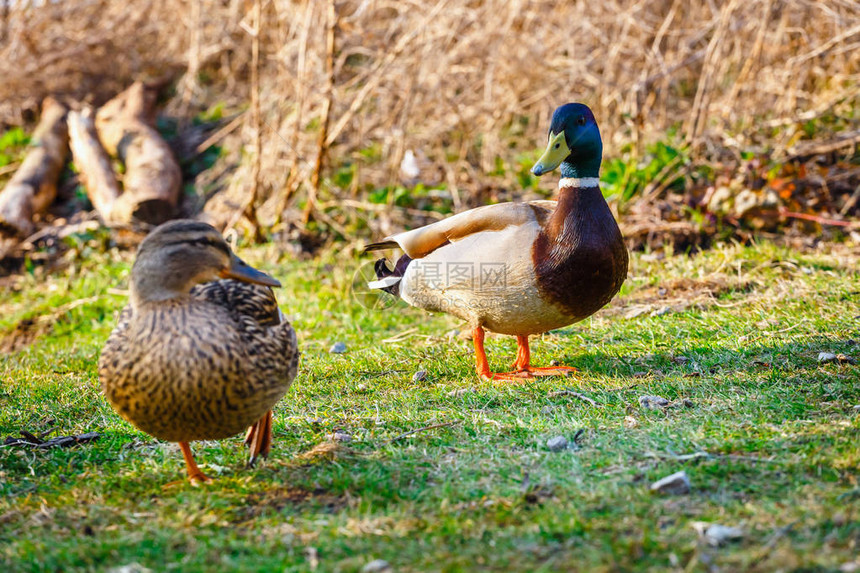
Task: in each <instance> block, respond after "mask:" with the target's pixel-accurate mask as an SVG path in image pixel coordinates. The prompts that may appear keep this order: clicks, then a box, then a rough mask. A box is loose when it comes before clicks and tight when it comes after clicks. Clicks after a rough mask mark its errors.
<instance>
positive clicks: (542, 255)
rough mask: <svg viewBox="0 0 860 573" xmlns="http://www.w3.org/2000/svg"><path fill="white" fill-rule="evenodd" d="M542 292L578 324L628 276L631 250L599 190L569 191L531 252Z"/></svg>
mask: <svg viewBox="0 0 860 573" xmlns="http://www.w3.org/2000/svg"><path fill="white" fill-rule="evenodd" d="M532 260H533V261H534V265H535V273H536V275H537V282H538V289H539V290H540V292H541V294H543V295H544V296H546V297H547V298H548V299H549V300H551V301H552V302H554V303H555V304H557V305H559V306H561V307H562V308H564V309H565V311H566V312H567V313H569V314H570V316H571V317H572V318H573V319H574V322H575V321H579V320H582V319H584V318H586V317H588V316H591V315H592V314H594V313H595V312H597V311H598V310H600V309H601V308H602V307H603V306H604V305H606V304H607V303H608V302H609V301H610V300H611V299H612V297H613V296H615V294H616V293H618V290H619V289H620V288H621V284H622V283H623V282H624V279H625V278H626V277H627V263H628V256H627V248H626V247H625V245H624V239H623V237H622V236H621V231H620V230H619V229H618V224H617V223H616V222H615V218H614V217H613V216H612V212H611V211H610V210H609V206H608V205H607V204H606V200H605V199H604V198H603V195H602V194H601V193H600V189H599V188H597V187H591V188H580V189H574V188H565V189H562V190H561V191H560V193H559V198H558V206H557V207H556V209H555V211H554V212H553V214H552V215H551V216H550V220H549V221H548V222H547V225H546V226H545V227H544V229H543V231H542V232H541V233H540V235H539V236H538V238H537V240H536V241H535V243H534V245H533V247H532Z"/></svg>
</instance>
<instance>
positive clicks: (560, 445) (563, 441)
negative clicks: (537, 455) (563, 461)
mask: <svg viewBox="0 0 860 573" xmlns="http://www.w3.org/2000/svg"><path fill="white" fill-rule="evenodd" d="M546 447H548V448H549V449H550V450H551V451H553V452H560V451H561V450H564V449H567V438H565V437H564V436H556V437H554V438H550V439H548V440H547V441H546Z"/></svg>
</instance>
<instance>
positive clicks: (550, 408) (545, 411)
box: [540, 406, 860, 416]
mask: <svg viewBox="0 0 860 573" xmlns="http://www.w3.org/2000/svg"><path fill="white" fill-rule="evenodd" d="M857 408H860V406H857ZM554 410H555V406H544V407H543V408H541V409H540V413H541V414H543V415H544V416H546V415H548V414H552V413H553V411H554Z"/></svg>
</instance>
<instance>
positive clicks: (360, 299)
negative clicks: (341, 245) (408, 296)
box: [349, 261, 397, 310]
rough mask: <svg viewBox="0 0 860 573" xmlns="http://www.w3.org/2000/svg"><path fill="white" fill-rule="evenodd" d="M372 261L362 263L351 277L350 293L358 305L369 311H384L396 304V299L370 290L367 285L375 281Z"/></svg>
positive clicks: (384, 293) (380, 291)
mask: <svg viewBox="0 0 860 573" xmlns="http://www.w3.org/2000/svg"><path fill="white" fill-rule="evenodd" d="M375 264H376V263H375V262H374V261H368V262H366V263H362V264H361V266H359V267H358V269H356V271H355V274H353V275H352V284H351V285H350V289H349V290H350V292H351V293H352V298H353V299H354V300H355V302H357V303H358V304H359V305H361V306H363V307H364V308H367V309H370V310H385V309H386V308H391V307H392V306H394V305H395V304H397V297H396V296H394V295H392V294H388V293H387V292H385V291H382V290H379V289H372V288H370V287H368V286H367V284H368V283H370V282H373V281H375V280H376V271H375V270H374V265H375Z"/></svg>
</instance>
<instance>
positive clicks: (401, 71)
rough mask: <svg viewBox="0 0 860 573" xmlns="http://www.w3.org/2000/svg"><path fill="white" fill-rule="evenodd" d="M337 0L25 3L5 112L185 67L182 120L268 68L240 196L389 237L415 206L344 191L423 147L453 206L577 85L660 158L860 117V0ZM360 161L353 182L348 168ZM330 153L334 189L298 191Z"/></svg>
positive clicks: (15, 29)
mask: <svg viewBox="0 0 860 573" xmlns="http://www.w3.org/2000/svg"><path fill="white" fill-rule="evenodd" d="M258 2H259V5H260V10H261V18H260V23H261V24H260V26H259V28H260V30H259V61H258V63H257V64H258V67H259V81H258V82H256V81H252V79H253V76H254V71H253V68H254V66H253V65H252V53H253V51H254V47H253V44H254V41H253V39H254V37H255V36H256V35H257V32H256V27H255V18H254V9H255V5H257V3H258ZM327 10H328V3H327V2H311V1H307V2H292V1H284V0H276V1H264V0H256V1H254V0H246V1H245V2H239V1H237V0H221V1H215V0H186V1H177V0H166V1H164V2H156V1H146V0H138V1H135V2H131V3H122V2H112V1H109V0H89V1H85V2H69V1H61V2H58V3H56V4H53V3H48V5H47V6H43V7H39V8H32V7H30V8H19V7H15V8H9V9H8V13H7V14H5V15H2V13H0V77H2V78H3V81H2V83H0V124H2V123H3V122H5V123H8V124H18V123H21V122H23V121H25V120H26V119H27V118H29V117H31V116H32V113H33V112H34V111H35V110H36V108H37V106H38V103H39V102H40V101H41V99H42V98H43V97H44V96H46V95H48V94H53V95H55V96H65V97H68V98H74V99H80V100H84V99H88V100H92V101H93V102H94V103H99V102H102V101H104V100H106V99H107V98H108V97H110V96H112V95H113V94H114V93H116V92H117V91H118V90H119V89H121V88H122V87H124V86H126V85H127V84H128V83H129V82H130V81H132V80H133V79H138V78H141V77H144V78H151V79H167V80H170V81H171V82H176V83H175V84H174V85H175V86H176V89H175V93H174V94H173V96H172V97H171V99H170V101H169V102H168V106H167V113H168V114H172V115H176V116H179V117H188V116H189V115H190V114H192V113H193V112H195V111H199V110H201V109H205V108H207V107H209V106H211V105H213V104H215V103H223V104H224V105H225V107H226V108H227V109H228V110H243V109H245V108H246V107H247V103H246V102H248V101H252V100H253V101H257V100H256V98H252V94H251V93H250V92H251V90H252V86H253V85H255V84H258V85H259V94H258V95H259V106H260V113H259V121H254V120H255V118H256V117H257V116H258V114H257V113H255V111H254V109H252V110H251V113H247V114H245V124H244V126H243V129H242V130H240V131H237V132H235V137H234V140H233V146H234V148H235V149H234V151H237V152H238V151H241V150H242V149H241V148H244V154H243V155H242V156H241V157H242V161H241V162H242V165H241V167H240V168H239V169H238V170H237V171H235V174H234V177H233V192H232V194H229V193H228V194H225V198H227V199H225V200H226V201H227V205H228V206H229V205H231V203H230V201H231V200H232V201H233V203H232V206H233V207H235V206H237V205H238V206H241V205H242V204H243V203H246V202H247V197H248V196H249V194H250V193H252V191H253V192H254V193H253V194H254V196H256V197H257V200H258V202H259V203H260V204H261V205H262V204H265V205H264V206H263V208H261V209H260V214H261V215H260V216H261V217H262V218H263V219H266V217H268V219H267V221H268V223H269V224H272V223H275V222H277V221H278V220H280V215H281V213H282V212H284V211H285V210H286V212H287V213H288V214H289V213H292V214H293V215H295V214H296V213H299V212H300V211H301V210H305V211H307V212H309V213H310V214H311V215H312V216H313V217H314V218H315V219H317V220H320V221H322V222H325V223H329V224H330V225H331V226H333V227H334V228H335V229H341V230H343V229H344V227H346V226H349V225H352V224H355V223H359V224H368V225H370V226H371V228H372V229H373V230H374V231H376V232H384V231H386V230H388V229H387V228H386V227H389V226H392V225H397V224H398V223H399V222H400V221H401V220H402V219H403V218H405V217H407V216H408V214H407V213H401V212H400V211H397V210H396V209H392V212H391V213H390V216H388V215H389V214H379V213H376V214H373V216H372V217H370V219H371V221H363V220H362V221H355V220H353V219H350V216H348V215H344V214H343V213H342V212H341V211H340V210H338V208H337V207H339V206H342V205H343V200H353V201H356V200H357V201H362V200H363V198H364V197H365V193H366V192H367V191H368V190H369V189H373V188H379V187H383V186H386V185H391V184H393V183H395V184H396V183H397V182H398V180H399V178H400V174H399V165H400V162H401V159H402V158H403V155H404V153H405V152H406V150H414V152H415V153H416V155H417V156H418V158H419V163H420V164H421V165H422V167H423V169H422V172H421V179H422V181H424V182H425V183H427V184H431V185H432V184H440V183H442V184H444V185H445V187H446V189H447V191H448V192H449V193H450V200H451V202H452V204H453V208H454V209H455V210H456V209H459V208H462V207H464V206H468V205H470V204H473V203H475V202H478V201H483V200H485V199H486V196H487V194H491V193H492V190H488V189H487V187H488V185H489V179H488V178H487V174H488V173H491V172H494V171H496V172H497V171H498V170H499V165H504V166H506V173H507V176H508V179H507V180H506V181H507V182H508V183H509V184H510V185H513V184H514V183H515V182H516V180H515V175H516V170H517V165H519V164H520V163H527V160H526V159H524V158H523V157H522V154H523V153H524V152H529V151H531V150H532V149H534V148H536V147H537V146H539V145H540V144H541V141H542V139H543V137H544V132H545V129H546V126H547V125H548V121H549V117H550V114H551V113H552V110H553V109H554V108H555V106H556V105H558V104H559V103H561V102H564V101H569V100H579V101H584V102H586V103H588V104H589V105H590V106H591V107H592V108H593V109H594V110H595V113H596V115H597V117H598V118H599V120H600V122H601V127H602V130H603V132H604V139H605V145H606V152H607V154H611V153H615V152H618V151H619V150H620V149H621V148H622V147H624V146H627V145H630V146H632V149H633V150H634V154H635V153H637V152H638V153H640V154H641V153H642V150H643V148H644V145H645V144H646V143H648V142H650V141H654V140H657V139H660V138H662V137H665V133H666V131H667V130H670V129H677V130H678V133H679V134H680V135H679V137H681V138H683V140H684V141H685V142H686V143H688V144H690V145H691V146H692V148H693V149H699V150H701V151H703V152H704V153H706V154H710V155H711V156H725V155H731V154H732V153H734V154H738V153H739V152H740V150H742V149H749V148H750V147H751V146H753V147H754V146H755V145H757V144H759V143H765V144H766V145H767V146H768V147H769V148H771V149H774V150H776V152H777V154H779V153H785V152H786V150H789V149H791V148H792V146H793V145H794V144H795V143H797V141H798V140H799V139H801V138H803V137H805V135H804V132H803V131H802V123H803V121H806V120H810V119H815V118H816V117H818V116H821V115H823V114H831V113H836V114H837V115H839V114H843V115H848V117H849V119H854V118H852V114H853V113H854V112H853V110H854V109H855V108H856V105H857V103H858V101H860V98H858V94H860V87H858V82H857V78H858V74H860V49H858V47H860V4H857V3H856V2H854V1H851V0H831V1H829V2H817V1H813V0H799V1H795V2H783V1H779V0H748V1H746V2H740V1H739V0H727V1H724V2H719V1H716V0H715V1H711V2H700V3H688V2H682V1H681V0H658V1H655V2H631V1H621V0H615V1H612V0H610V1H608V2H593V3H586V2H576V3H574V2H551V1H529V2H527V1H523V0H514V1H505V0H486V1H465V0H439V1H436V2H419V1H417V0H412V1H394V0H347V1H342V2H337V3H336V4H335V12H336V25H335V27H334V49H333V51H331V49H330V48H327V45H328V44H327V34H326V21H327ZM329 55H330V56H332V62H331V64H332V65H331V72H330V73H329V72H328V71H327V70H328V66H327V57H328V56H329ZM329 82H331V84H330V85H331V92H330V93H331V99H330V104H331V109H330V112H327V111H326V109H327V106H328V105H329V96H328V92H329V90H328V89H327V86H328V85H329ZM323 119H325V120H326V121H323ZM326 124H327V126H326V127H327V129H326V130H321V126H322V125H326ZM321 131H322V132H323V135H324V137H321V136H320V133H321ZM257 133H259V136H257ZM258 137H259V149H261V150H262V153H261V157H260V162H259V163H257V162H256V160H255V156H256V152H255V149H256V148H258V146H257V145H255V142H257V141H258ZM762 138H763V139H762ZM320 153H322V154H323V155H324V157H323V159H328V160H327V161H317V158H318V157H319V155H320ZM237 157H239V155H237ZM529 157H531V156H529ZM346 164H349V165H351V167H350V169H351V170H352V179H351V180H350V181H348V182H346V183H342V184H340V185H335V184H333V183H332V181H331V176H332V174H333V173H334V172H335V170H337V169H339V168H342V166H344V165H346ZM317 165H323V166H324V167H323V173H322V178H321V180H322V184H321V186H320V189H319V191H318V197H317V201H318V203H315V204H314V205H311V206H307V205H305V204H302V205H299V204H297V203H296V202H297V201H299V202H305V198H306V197H307V193H306V191H307V189H308V188H309V187H312V186H314V185H313V184H314V183H316V182H317V177H318V176H319V174H318V173H316V174H315V170H316V166H317ZM325 166H327V167H325ZM494 181H496V182H497V181H498V179H495V180H494ZM496 184H497V183H496ZM230 197H232V199H229V198H230ZM392 197H393V196H392V195H391V194H390V195H389V201H390V202H392V201H393V198H392ZM333 200H336V201H335V203H334V204H332V201H333ZM222 202H223V201H222ZM329 207H332V208H331V209H329ZM291 208H292V211H291ZM253 211H254V210H253V209H251V212H253ZM213 212H214V211H213ZM246 212H248V211H247V210H246ZM267 213H268V215H267ZM327 213H328V214H327ZM355 216H356V215H355V214H353V215H352V217H355ZM362 219H363V217H362ZM374 227H382V228H374Z"/></svg>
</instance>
